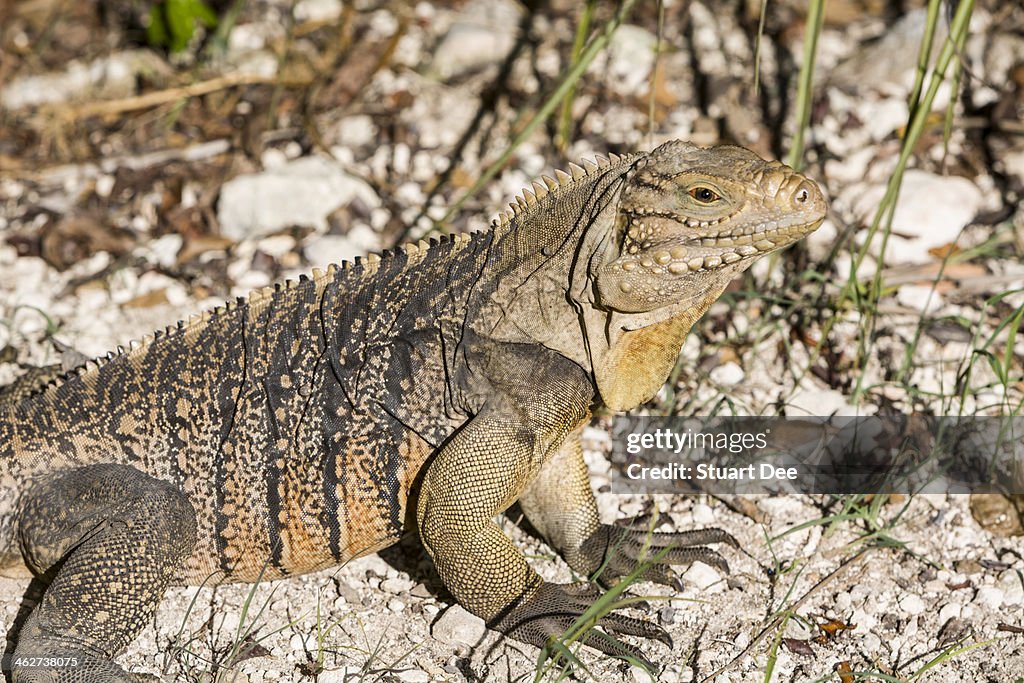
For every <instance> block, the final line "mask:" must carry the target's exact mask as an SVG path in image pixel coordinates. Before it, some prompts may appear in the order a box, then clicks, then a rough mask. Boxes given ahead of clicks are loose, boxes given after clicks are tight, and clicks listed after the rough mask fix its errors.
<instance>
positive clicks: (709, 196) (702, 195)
mask: <svg viewBox="0 0 1024 683" xmlns="http://www.w3.org/2000/svg"><path fill="white" fill-rule="evenodd" d="M690 196H691V197H693V198H694V199H696V200H697V201H698V202H700V203H701V204H713V203H714V202H717V201H718V200H719V199H721V198H722V197H721V195H719V194H718V193H717V192H715V191H714V190H712V189H711V188H710V187H704V186H703V185H698V186H697V187H691V188H690Z"/></svg>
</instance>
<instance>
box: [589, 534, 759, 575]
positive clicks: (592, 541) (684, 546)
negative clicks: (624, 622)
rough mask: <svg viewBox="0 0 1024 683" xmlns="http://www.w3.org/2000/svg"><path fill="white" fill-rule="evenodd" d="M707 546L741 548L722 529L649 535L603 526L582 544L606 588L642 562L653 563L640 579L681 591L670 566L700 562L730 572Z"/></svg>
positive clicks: (716, 554) (722, 559)
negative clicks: (723, 545)
mask: <svg viewBox="0 0 1024 683" xmlns="http://www.w3.org/2000/svg"><path fill="white" fill-rule="evenodd" d="M708 543H728V544H729V545H731V546H732V547H734V548H738V547H739V544H738V543H737V542H736V539H735V538H733V537H732V536H731V535H730V534H729V533H728V532H726V531H723V530H722V529H715V528H712V529H694V530H692V531H677V532H671V533H650V531H649V530H648V529H647V528H646V527H644V528H637V527H623V526H616V525H612V524H602V525H601V526H600V527H598V529H597V531H595V532H594V533H593V534H592V535H591V536H590V538H588V539H587V540H586V541H584V542H583V545H582V546H581V547H580V554H581V555H583V556H584V557H585V558H586V560H587V561H588V562H589V564H590V566H591V567H593V569H592V571H595V572H597V576H596V579H595V580H596V581H597V582H598V583H600V584H601V585H603V586H610V585H613V584H614V583H616V581H618V579H620V578H622V577H623V576H626V575H627V574H629V573H631V572H632V571H633V570H634V569H636V567H637V565H638V564H639V563H641V562H643V561H645V560H647V561H651V560H653V562H652V563H651V564H650V565H649V566H648V567H647V568H646V569H645V570H644V571H643V572H642V573H641V574H640V578H642V579H644V580H647V581H653V582H655V583H660V584H664V585H666V586H672V587H673V588H675V589H676V590H681V589H682V584H680V582H679V579H678V578H677V577H676V575H675V572H673V571H672V569H671V567H670V565H678V564H691V563H693V562H698V561H699V562H703V563H704V564H706V565H709V566H711V567H714V568H715V569H718V570H719V571H720V572H722V573H723V574H728V573H729V563H728V562H726V561H725V558H723V557H722V556H721V555H719V554H718V552H716V551H715V550H712V549H711V548H706V547H704V546H705V545H706V544H708Z"/></svg>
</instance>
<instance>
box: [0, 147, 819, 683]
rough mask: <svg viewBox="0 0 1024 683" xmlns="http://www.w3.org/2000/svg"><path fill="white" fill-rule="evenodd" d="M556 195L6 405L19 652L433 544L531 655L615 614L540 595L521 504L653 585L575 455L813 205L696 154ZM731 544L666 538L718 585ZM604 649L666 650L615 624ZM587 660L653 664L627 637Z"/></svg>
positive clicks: (261, 295) (90, 645) (557, 592)
mask: <svg viewBox="0 0 1024 683" xmlns="http://www.w3.org/2000/svg"><path fill="white" fill-rule="evenodd" d="M572 171H573V173H572V176H571V177H570V176H569V175H568V174H562V173H560V174H557V175H558V180H557V181H556V180H552V179H549V178H546V179H545V183H544V184H543V185H541V184H535V185H534V190H533V191H532V192H527V193H525V194H524V198H522V199H520V200H518V204H517V205H514V208H513V211H512V212H510V213H507V214H504V215H502V216H501V217H500V218H499V220H498V221H496V222H495V224H494V226H493V228H492V230H490V231H488V232H484V233H479V234H475V235H473V236H459V237H456V238H451V239H444V240H441V241H438V242H434V243H432V244H430V245H427V244H421V245H419V246H415V245H407V246H406V247H404V248H401V249H397V250H395V251H393V252H388V253H386V254H384V255H382V256H381V257H370V258H367V259H365V260H362V261H360V260H357V262H356V263H355V264H353V265H346V266H343V267H341V268H332V269H330V270H329V271H328V272H326V273H320V272H316V273H314V276H313V278H312V279H302V280H300V281H299V282H297V283H289V284H287V285H286V286H283V287H278V288H276V289H270V290H261V291H258V292H255V293H254V294H253V295H251V296H250V297H249V299H247V300H240V301H238V302H236V303H234V304H231V305H229V306H227V307H225V308H223V309H220V310H218V311H216V312H214V313H212V314H207V315H203V316H200V317H197V318H195V319H193V320H191V321H189V322H188V323H187V324H182V325H179V326H178V327H175V328H170V329H168V330H167V331H166V332H164V333H162V334H160V335H157V336H155V337H153V338H150V339H147V340H144V341H143V343H142V344H141V345H140V346H138V347H137V348H134V349H132V350H129V351H126V352H122V353H119V354H116V355H114V356H112V357H110V358H109V359H107V360H104V361H102V362H99V363H89V364H86V365H84V366H82V367H80V368H78V369H77V370H76V371H75V372H74V373H72V374H71V375H70V376H68V377H67V378H65V379H62V380H60V381H58V382H57V383H55V384H52V385H50V386H48V387H46V388H45V389H39V388H38V387H30V388H31V389H32V390H30V391H26V390H25V389H26V386H27V385H26V383H22V384H21V385H20V387H19V388H18V389H17V390H16V391H15V392H13V393H12V394H11V395H10V396H8V397H7V398H2V397H0V568H3V567H4V566H6V567H7V569H8V570H15V569H17V568H18V567H22V568H24V567H27V568H28V569H30V570H31V571H33V572H34V573H36V574H37V575H40V576H43V577H44V578H45V579H46V580H48V581H50V585H49V588H48V589H47V590H46V592H45V594H44V598H43V602H42V603H41V604H40V606H39V607H37V608H36V610H35V611H34V612H33V614H32V616H31V617H30V618H29V620H28V621H27V622H26V624H25V626H24V627H23V628H22V629H21V633H20V634H19V636H18V645H17V650H16V653H15V654H16V655H21V656H54V655H58V654H60V655H66V656H74V657H77V658H78V659H79V660H80V661H81V662H82V664H81V665H80V666H79V667H78V668H65V669H51V670H45V669H27V668H24V669H17V668H16V669H15V671H14V680H15V681H18V682H23V681H36V680H54V681H65V682H75V683H77V682H80V681H99V682H100V683H110V682H113V681H134V680H141V679H139V678H138V677H136V676H135V675H133V674H130V673H127V672H124V671H123V670H122V669H121V668H120V667H118V666H117V665H116V664H115V663H114V662H113V659H114V657H116V655H117V654H118V653H119V652H120V651H121V650H123V648H124V647H125V646H126V645H127V644H128V643H129V642H130V641H131V640H132V639H133V638H134V637H135V636H136V634H137V633H138V631H139V629H141V627H142V625H143V624H144V623H145V620H146V619H147V618H148V615H149V614H151V613H152V611H153V610H154V609H155V607H156V605H157V603H158V602H159V599H160V596H161V594H162V593H163V591H164V589H165V587H166V586H167V585H169V584H170V583H172V582H188V583H199V582H202V581H204V580H208V579H209V577H210V576H211V575H212V576H213V577H214V578H215V580H226V581H252V580H254V579H256V578H257V576H259V575H260V573H261V571H264V570H265V573H264V576H265V577H266V578H276V577H283V576H288V575H293V574H297V573H302V572H308V571H314V570H317V569H320V568H323V567H327V566H332V565H336V564H338V563H341V562H344V561H346V560H348V559H350V558H353V557H356V556H359V555H362V554H366V553H370V552H374V551H376V550H378V549H380V548H383V547H385V546H387V545H390V544H391V543H393V542H395V541H396V540H397V539H398V538H399V536H400V535H401V534H402V533H403V532H404V531H406V530H412V529H417V530H418V532H419V535H420V538H421V539H422V541H423V544H424V546H425V548H426V549H427V552H428V553H429V554H430V556H431V557H432V558H433V560H434V562H435V564H436V566H437V569H438V572H439V574H440V576H441V578H442V579H443V581H444V583H445V585H446V586H447V587H448V589H449V590H450V591H451V592H452V594H453V595H454V596H455V597H456V598H457V599H458V601H459V602H460V603H462V604H463V605H464V606H465V607H466V608H467V609H468V610H470V611H471V612H473V613H475V614H477V615H479V616H481V617H483V618H484V619H486V620H488V623H489V624H490V625H491V626H492V627H493V628H495V629H497V630H499V631H502V632H505V633H507V634H509V635H510V636H512V637H515V638H518V639H520V640H523V641H525V642H528V643H532V644H535V645H543V644H544V643H545V642H546V641H547V639H548V638H550V637H552V636H557V635H559V634H560V633H561V632H562V631H563V630H564V629H565V628H566V626H567V625H568V624H570V623H571V622H572V621H573V620H574V619H575V618H576V617H577V616H579V615H580V614H582V612H583V611H585V610H586V608H587V607H588V606H589V605H590V604H592V602H593V600H594V598H595V597H596V596H597V595H598V594H599V591H598V589H597V588H593V587H566V586H559V585H555V584H548V583H545V582H543V581H542V580H541V579H540V578H539V576H538V575H537V574H536V572H534V571H533V570H532V569H531V568H530V567H529V565H528V564H527V563H526V560H525V559H524V557H523V555H522V553H520V552H519V551H518V550H517V549H516V548H515V547H514V546H513V545H512V543H511V542H510V541H509V539H508V538H507V537H505V536H504V535H503V534H502V533H501V531H500V530H499V528H498V527H497V526H496V525H495V524H494V522H493V521H492V520H493V518H494V516H495V515H496V514H498V513H499V512H501V511H503V510H505V509H506V508H508V506H510V505H511V504H512V503H513V502H515V501H516V500H517V499H518V500H519V501H520V502H521V504H522V508H523V510H524V511H525V512H526V514H527V515H528V516H529V518H530V520H531V522H533V524H534V526H535V527H536V528H537V529H538V530H539V531H540V532H541V533H542V534H543V535H544V537H545V538H546V539H547V540H548V542H549V543H550V544H551V545H552V546H553V547H554V548H555V549H557V550H558V551H559V552H560V553H561V554H562V555H563V556H564V557H565V559H566V561H567V562H568V563H569V564H570V566H571V567H573V569H575V570H576V571H577V572H580V573H581V574H585V575H589V574H591V573H593V572H594V571H595V570H596V569H597V568H599V567H601V566H602V565H603V566H604V570H603V572H602V573H601V576H600V580H601V581H602V583H608V582H609V581H614V579H615V578H616V577H617V576H621V575H623V574H625V573H628V572H629V571H631V570H632V568H633V567H634V566H635V562H636V560H637V556H638V554H639V552H640V549H641V548H642V546H643V542H644V531H643V530H631V529H626V528H621V527H611V526H608V525H602V524H600V523H599V521H598V516H597V508H596V505H595V503H594V498H593V495H592V493H591V491H590V486H589V480H588V476H587V472H586V467H585V465H584V464H583V460H582V456H581V451H580V445H579V432H580V430H581V429H582V427H583V425H585V424H586V422H587V420H588V418H589V415H590V409H591V408H592V407H593V406H594V405H599V404H603V405H606V406H608V407H610V408H613V409H616V410H628V409H630V408H633V407H635V406H637V405H639V404H640V403H642V402H643V401H645V400H647V399H648V398H650V397H651V396H652V395H653V394H654V393H655V392H656V391H657V390H658V388H659V387H660V386H661V385H662V383H663V382H664V381H665V378H666V377H667V375H668V373H669V371H670V369H671V367H672V365H673V363H674V362H675V358H676V355H677V354H678V351H679V348H680V346H681V344H682V341H683V338H684V337H685V335H686V334H687V332H688V331H689V329H690V327H691V326H692V325H693V323H694V322H695V321H696V320H697V319H698V318H699V317H700V316H701V315H702V314H703V313H704V312H705V311H706V310H707V308H708V307H709V306H710V305H711V304H712V303H713V302H714V301H715V299H717V297H718V296H719V295H720V294H721V292H722V290H723V289H724V288H725V286H726V285H727V284H728V282H729V281H730V280H731V279H732V278H733V277H734V276H735V275H736V274H738V273H740V272H741V271H742V270H744V269H745V268H747V267H748V266H749V265H750V264H751V263H752V262H753V261H754V260H755V259H756V258H757V257H759V256H761V255H762V254H764V253H767V252H769V251H773V250H775V249H778V248H780V247H783V246H786V245H788V244H790V243H792V242H794V241H796V240H797V239H799V238H800V237H802V236H803V235H806V234H807V233H809V232H811V231H812V230H814V229H815V228H816V227H817V226H818V225H819V224H820V222H821V220H822V219H823V216H824V211H825V204H824V200H823V198H822V196H821V193H820V191H819V190H818V188H817V186H815V185H814V183H813V182H811V181H809V180H807V179H806V178H804V177H803V176H801V175H800V174H798V173H795V172H794V171H792V170H790V169H788V168H786V167H785V166H783V165H781V164H779V163H777V162H764V161H762V160H761V159H759V158H757V157H756V156H755V155H753V154H752V153H750V152H748V151H746V150H742V149H739V148H735V147H717V148H711V149H700V148H697V147H694V146H692V145H688V144H685V143H681V142H673V143H668V144H666V145H663V146H661V147H659V148H658V149H656V150H655V151H654V152H651V153H649V154H637V155H631V156H627V157H622V158H613V159H612V161H611V162H605V161H603V160H602V162H601V163H600V164H598V165H591V166H590V167H588V168H586V169H583V168H580V167H576V166H573V167H572ZM718 542H732V538H731V537H730V536H729V535H728V534H726V533H725V532H722V531H720V530H715V529H711V530H703V531H692V532H683V533H677V534H663V535H657V536H656V537H655V539H654V541H653V545H654V547H656V548H661V547H666V548H667V547H672V549H671V550H670V551H669V552H668V554H667V555H666V557H665V563H664V564H662V565H656V566H655V567H653V568H651V569H650V570H649V571H648V572H647V574H646V577H647V578H650V579H652V580H659V581H665V582H671V581H672V580H673V575H672V572H671V570H670V569H669V568H668V565H670V564H681V563H687V562H691V561H693V560H698V559H699V560H702V561H705V562H709V563H711V564H713V565H717V566H720V567H722V568H723V569H724V568H725V563H724V560H722V559H721V557H719V556H718V555H717V553H715V552H714V551H713V550H710V549H708V548H705V547H703V545H704V544H706V543H718ZM599 625H600V626H601V627H602V628H603V629H604V630H605V631H606V632H611V633H620V634H626V635H635V636H641V637H649V638H655V639H659V640H662V641H667V635H666V634H665V633H664V631H662V630H661V629H660V628H659V627H657V626H655V625H653V624H649V623H647V622H644V621H641V620H637V619H633V618H629V617H625V616H622V615H618V614H612V615H609V616H608V617H606V618H605V619H604V620H602V621H601V622H600V624H599ZM587 642H588V644H591V645H593V646H594V647H597V648H598V649H600V650H602V651H604V652H607V653H609V654H612V655H617V656H622V655H632V656H637V657H640V656H641V654H640V651H639V650H638V649H637V648H636V647H635V646H633V645H629V644H626V643H623V642H621V641H620V640H619V639H617V638H615V637H614V636H610V635H604V636H602V635H592V636H591V637H590V640H588V641H587Z"/></svg>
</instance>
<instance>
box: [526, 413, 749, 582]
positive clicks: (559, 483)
mask: <svg viewBox="0 0 1024 683" xmlns="http://www.w3.org/2000/svg"><path fill="white" fill-rule="evenodd" d="M519 504H520V506H521V507H522V508H523V512H525V513H526V516H527V517H528V518H529V520H530V523H531V524H533V525H534V527H536V529H537V530H538V531H539V532H540V533H541V535H542V536H544V539H545V540H546V541H547V542H548V543H549V544H550V545H551V546H552V547H553V548H554V549H555V550H557V551H558V552H559V554H560V555H562V557H563V558H565V561H566V562H567V563H568V564H569V566H570V567H572V568H573V569H574V570H575V571H576V572H578V573H579V574H582V575H583V576H587V577H591V578H594V579H595V580H596V581H597V582H598V583H600V584H602V585H605V586H608V585H612V584H614V583H615V582H616V581H617V580H618V579H619V578H621V577H623V576H625V575H627V574H629V573H630V572H632V571H633V570H634V569H636V566H637V563H638V562H639V561H641V559H642V558H643V557H646V558H648V559H652V558H654V557H655V556H657V555H658V554H660V553H662V552H663V551H666V552H665V554H664V556H663V557H662V559H661V560H660V561H658V562H655V563H653V564H651V565H650V567H648V569H647V570H646V571H645V572H644V573H643V575H642V578H644V579H647V580H648V581H656V582H658V583H663V584H666V585H669V586H675V587H677V588H678V587H679V586H678V579H677V578H676V577H675V573H674V572H673V571H672V569H671V568H670V565H679V564H690V563H692V562H697V561H700V562H703V563H704V564H707V565H710V566H712V567H716V568H718V569H719V570H720V571H722V572H724V573H728V572H729V565H728V563H727V562H726V561H725V559H724V558H723V557H722V556H721V555H719V554H718V553H717V552H716V551H715V550H712V549H711V548H706V547H703V546H705V545H706V544H709V543H728V544H729V545H732V546H734V547H736V546H737V543H736V540H735V539H734V538H733V537H732V536H731V535H730V534H728V533H727V532H725V531H723V530H721V529H715V528H711V529H695V530H691V531H680V532H674V533H653V534H652V533H649V529H648V525H646V524H644V525H634V526H617V525H612V524H601V523H600V520H599V518H598V512H597V502H596V501H595V500H594V494H593V492H592V491H591V489H590V475H589V472H588V471H587V465H586V463H585V462H584V460H583V449H582V446H581V444H580V432H579V431H577V432H575V433H574V434H572V435H571V436H570V437H569V438H567V439H566V440H565V441H564V442H563V444H562V446H561V448H559V449H558V451H557V452H556V453H555V454H554V455H553V456H552V457H551V458H550V459H549V460H548V462H547V464H545V466H544V468H543V469H542V470H541V472H540V474H539V475H538V476H537V478H536V479H535V480H534V481H533V483H532V484H531V485H530V487H529V488H528V489H527V490H526V491H525V492H524V493H523V495H522V496H520V497H519ZM598 572H599V574H598V575H597V576H596V577H595V576H594V575H595V573H598Z"/></svg>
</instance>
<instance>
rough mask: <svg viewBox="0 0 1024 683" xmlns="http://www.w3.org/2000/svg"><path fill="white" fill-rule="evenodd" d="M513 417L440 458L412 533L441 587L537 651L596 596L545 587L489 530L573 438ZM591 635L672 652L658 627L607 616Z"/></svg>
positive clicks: (487, 421)
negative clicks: (650, 643)
mask: <svg viewBox="0 0 1024 683" xmlns="http://www.w3.org/2000/svg"><path fill="white" fill-rule="evenodd" d="M512 415H515V413H514V412H512V413H509V412H506V411H497V410H490V411H487V412H485V413H482V414H480V415H478V416H477V417H475V418H474V419H473V420H472V421H471V422H470V423H469V424H467V425H466V426H465V427H464V428H463V429H462V430H461V431H459V432H458V433H457V434H456V435H455V436H454V437H453V438H452V439H451V440H450V441H449V442H448V443H447V444H446V445H445V446H444V447H443V448H442V449H441V451H440V452H439V453H438V454H437V457H436V458H435V460H434V461H433V462H432V463H431V465H430V467H429V468H428V470H427V473H426V475H425V476H424V480H423V484H422V487H421V491H420V498H419V502H418V507H417V516H418V523H419V531H420V537H421V539H422V540H423V544H424V546H425V547H426V549H427V552H428V553H429V554H430V555H431V557H432V558H433V559H434V563H435V565H436V566H437V570H438V573H439V574H440V575H441V579H442V580H443V581H444V583H445V585H446V586H447V587H448V590H450V591H451V592H452V594H453V595H454V596H455V597H456V599H457V600H458V601H459V602H460V603H461V604H462V605H463V606H464V607H465V608H466V609H468V610H469V611H470V612H472V613H474V614H476V615H478V616H480V617H482V618H483V619H485V620H486V621H487V622H488V625H489V626H490V627H491V628H494V629H495V630H498V631H501V632H503V633H507V634H508V635H510V636H511V637H513V638H516V639H517V640H521V641H523V642H526V643H529V644H531V645H536V646H537V647H543V646H544V645H545V644H546V643H547V641H548V640H549V639H550V638H557V637H559V636H561V635H562V634H563V633H564V632H565V631H566V629H567V628H568V627H569V626H570V625H571V624H572V623H573V621H575V619H576V618H577V617H579V616H580V615H581V614H583V612H585V611H586V610H587V609H588V608H589V607H590V605H591V604H593V602H594V600H595V599H596V598H597V597H598V596H599V595H600V591H598V590H597V589H596V588H592V587H587V586H583V587H580V586H562V585H557V584H552V583H546V582H544V581H543V579H541V578H540V576H539V575H538V574H537V573H536V572H535V571H534V570H533V569H532V568H530V566H529V565H528V564H527V563H526V559H525V558H524V557H523V554H522V553H521V552H520V551H519V550H518V549H517V548H516V547H515V546H514V545H513V544H512V542H511V540H509V538H508V537H506V536H505V535H504V534H503V533H502V532H501V529H500V528H499V527H498V525H497V524H495V523H494V521H493V518H494V516H495V515H496V514H497V513H499V512H501V511H503V510H505V509H506V508H507V507H508V506H509V505H511V504H512V503H513V502H514V501H515V500H516V498H517V497H518V496H519V494H520V493H521V492H522V490H523V489H525V488H526V485H527V483H528V482H529V481H530V479H531V478H532V477H533V475H534V473H536V472H537V471H538V470H539V469H540V467H541V465H542V462H543V459H544V458H545V456H547V455H548V454H549V453H550V452H551V451H552V444H553V443H557V442H558V441H560V440H561V439H562V438H563V436H564V432H567V431H569V429H570V428H571V427H566V428H562V430H561V431H562V433H561V434H560V433H558V432H557V431H556V432H545V430H543V429H541V430H538V431H534V430H532V429H529V428H527V427H524V425H523V424H522V423H521V422H518V421H517V420H516V419H514V418H513V417H512ZM583 415H585V410H584V411H583V412H581V414H580V415H576V416H575V418H574V419H572V420H571V421H570V420H558V422H559V423H562V422H564V423H565V424H567V425H572V426H575V423H577V422H578V421H579V420H580V419H582V416H583ZM549 428H552V429H557V428H556V427H555V425H554V424H551V425H549ZM598 625H599V626H601V627H602V628H604V629H605V630H606V631H611V632H615V633H623V634H628V635H636V636H642V637H647V638H656V639H659V640H662V641H663V642H670V641H669V640H668V635H667V634H666V633H665V632H664V631H663V630H662V629H661V628H660V627H658V626H656V625H654V624H650V623H648V622H644V621H641V620H639V619H633V618H630V617H625V616H621V615H616V614H611V615H608V616H606V617H605V618H604V619H602V620H601V621H600V622H598ZM585 642H586V643H587V644H588V645H590V646H592V647H595V648H597V649H599V650H601V651H602V652H605V653H607V654H611V655H614V656H619V657H621V656H631V657H635V658H637V659H640V660H643V661H645V660H644V658H643V654H642V653H641V652H640V650H639V649H637V648H636V647H633V646H631V645H627V644H624V643H621V642H620V641H618V640H617V639H615V638H613V637H611V636H608V635H605V634H601V633H594V634H591V635H590V636H588V638H587V640H586V641H585Z"/></svg>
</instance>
